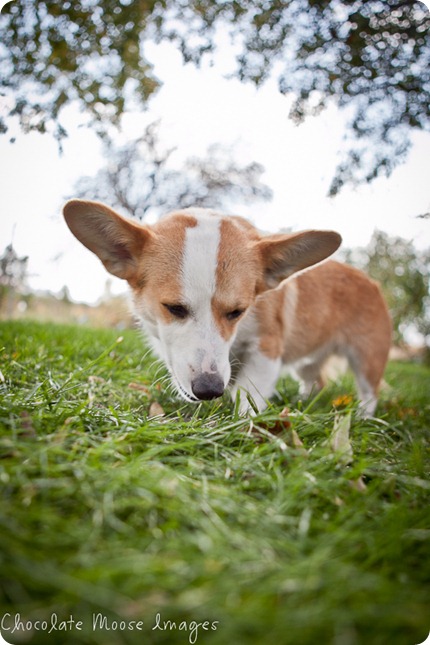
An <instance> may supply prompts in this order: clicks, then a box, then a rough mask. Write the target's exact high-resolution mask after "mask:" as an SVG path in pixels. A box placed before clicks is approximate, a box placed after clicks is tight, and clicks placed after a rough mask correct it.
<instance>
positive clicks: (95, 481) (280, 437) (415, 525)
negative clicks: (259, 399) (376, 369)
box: [0, 322, 430, 645]
mask: <svg viewBox="0 0 430 645" xmlns="http://www.w3.org/2000/svg"><path fill="white" fill-rule="evenodd" d="M118 335H119V334H118V333H116V332H114V331H108V330H99V331H95V330H88V329H81V328H76V327H66V326H54V325H41V324H36V323H31V322H6V323H1V325H0V370H1V374H0V386H1V390H0V451H1V452H0V457H1V459H0V485H1V498H0V571H1V580H0V591H1V607H0V620H1V618H2V617H3V616H4V615H5V614H10V616H6V619H5V623H4V624H5V625H6V627H11V626H12V624H13V621H14V619H15V616H16V615H17V614H19V615H20V618H21V620H22V621H32V622H34V621H37V620H39V621H43V620H46V621H48V624H47V625H45V629H44V630H43V631H37V629H33V630H32V631H29V630H26V631H25V632H22V631H20V630H18V631H16V632H15V633H13V634H12V633H11V631H10V630H9V631H3V635H4V637H5V638H6V640H8V641H10V642H14V643H18V642H25V643H32V644H33V643H34V644H43V645H46V644H51V643H52V645H62V644H63V643H64V644H84V643H85V644H87V643H88V644H90V643H91V644H99V645H110V644H112V645H117V644H118V645H119V644H123V643H124V644H136V645H137V644H139V645H140V644H148V643H166V644H167V643H168V644H170V643H173V644H176V643H178V644H179V643H188V642H197V643H210V644H219V645H225V644H227V643H228V644H231V645H236V644H237V645H243V644H248V643H249V644H254V643H256V644H259V643H261V644H265V643H278V644H279V645H290V644H291V645H308V644H309V645H314V644H315V643H321V644H322V645H329V644H330V645H331V644H333V645H357V644H359V645H361V644H363V645H379V644H380V645H386V644H390V645H414V644H416V643H421V642H422V641H424V640H425V638H426V636H427V634H428V632H429V630H430V609H429V606H430V605H429V602H430V550H429V538H430V511H429V508H430V507H429V501H430V480H429V477H428V474H429V459H428V457H429V454H428V452H429V437H430V430H429V428H430V397H429V393H430V370H429V369H428V368H425V367H423V366H420V365H416V364H400V363H398V364H390V365H389V366H388V369H387V374H386V380H387V381H388V383H389V384H390V386H391V388H390V389H389V390H386V391H384V393H383V395H382V397H381V402H380V404H379V407H378V411H377V415H378V418H377V419H372V420H362V419H360V418H359V417H358V416H357V415H356V412H355V407H354V405H353V404H350V405H349V407H347V408H344V409H340V410H338V411H337V412H336V410H335V409H334V407H333V404H332V402H333V400H334V399H336V397H338V396H339V395H341V394H342V393H345V392H347V393H351V392H352V391H353V390H352V382H351V380H350V379H349V378H346V379H344V380H343V381H342V382H341V383H339V384H333V385H330V386H329V387H327V388H326V389H325V390H324V391H323V392H322V394H321V395H320V396H319V397H317V398H316V399H315V400H314V401H311V402H308V403H302V402H301V401H299V400H298V395H297V388H296V385H295V384H294V383H293V382H292V381H289V380H285V381H282V382H281V383H280V384H279V394H280V398H279V399H278V400H275V401H274V403H273V405H272V407H271V408H270V409H269V410H267V411H266V412H265V413H263V414H261V415H258V416H257V417H256V418H255V420H254V424H253V425H254V427H253V428H252V432H251V431H250V430H251V424H250V421H249V419H248V420H247V419H241V418H239V417H237V416H235V414H234V411H233V406H232V405H231V404H230V403H229V401H228V397H226V398H225V400H223V401H221V402H220V401H216V402H214V403H207V404H202V405H201V406H198V407H193V406H189V405H185V404H183V403H181V402H179V401H177V400H176V399H175V398H174V397H173V395H172V394H171V393H170V392H169V389H168V388H166V387H165V380H164V379H163V378H162V375H163V373H162V372H160V370H159V368H157V367H154V366H151V359H150V358H149V357H148V356H146V357H145V349H144V347H143V345H142V342H141V339H140V338H139V335H138V334H137V333H135V332H126V333H124V334H123V340H122V342H117V337H118ZM160 377H161V380H160ZM130 383H142V384H145V385H146V386H147V388H148V391H147V392H145V391H143V390H138V389H134V388H130V387H129V384H130ZM153 401H157V402H158V403H159V404H160V405H161V406H162V407H163V409H164V411H165V413H166V416H164V417H159V418H152V419H151V418H149V409H150V405H151V403H152V402H153ZM285 405H288V406H289V407H290V409H291V414H290V421H291V428H289V427H287V426H285V427H284V428H283V430H282V432H281V433H280V434H279V432H278V434H276V435H275V434H271V433H270V431H269V430H270V428H274V429H277V430H279V425H280V423H279V417H278V415H279V412H280V410H282V408H283V407H284V406H285ZM336 415H337V421H336V424H337V426H338V424H339V422H340V423H346V424H347V423H348V421H349V419H351V429H350V438H351V446H352V449H353V458H352V462H351V463H349V464H347V463H346V460H345V458H344V457H343V456H342V455H340V454H338V453H336V452H333V450H332V448H331V439H330V437H331V435H332V432H333V427H334V424H335V417H336ZM276 423H277V426H276ZM281 429H282V428H281ZM291 430H294V431H295V432H296V433H297V435H298V436H299V437H300V439H301V441H302V442H303V444H304V446H303V447H301V446H300V445H298V446H297V445H295V444H296V443H297V442H295V441H293V440H292V432H291ZM363 484H364V486H365V487H364V486H363ZM97 614H101V615H102V616H103V617H104V618H105V620H106V621H107V623H105V624H104V625H103V626H102V628H100V625H97V628H96V629H93V625H92V618H93V615H97ZM157 614H160V619H161V626H163V623H164V621H172V622H171V623H170V627H171V628H172V629H165V630H161V629H153V628H154V626H155V625H156V620H157V618H156V616H157ZM55 616H57V617H58V622H57V624H56V625H55V620H56V619H55ZM71 617H72V620H73V621H75V624H74V625H70V623H69V624H68V625H65V624H64V623H62V622H61V621H66V620H70V618H71ZM114 620H117V621H119V620H123V621H126V622H127V625H122V626H120V625H115V624H113V625H112V624H111V621H114ZM52 621H53V622H54V627H52V629H51V626H52ZM78 621H80V622H81V623H82V624H81V625H79V626H80V627H81V629H79V628H78V626H76V623H77V622H78ZM129 621H141V624H140V625H139V627H140V628H141V629H140V630H138V629H137V628H136V625H135V624H133V623H130V626H132V627H133V626H134V627H135V629H128V628H127V629H126V628H125V627H128V626H129ZM205 621H208V622H207V623H206V624H202V625H200V626H199V627H198V624H199V623H205ZM173 622H175V623H176V628H174V625H173ZM109 625H111V626H112V627H113V629H111V630H108V629H107V626H109ZM66 626H71V628H70V629H67V630H62V631H59V627H66ZM42 627H43V625H42ZM121 627H122V628H121ZM166 627H169V625H166ZM50 630H51V631H50ZM49 631H50V633H48V632H49Z"/></svg>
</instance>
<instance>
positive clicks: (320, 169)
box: [0, 45, 430, 302]
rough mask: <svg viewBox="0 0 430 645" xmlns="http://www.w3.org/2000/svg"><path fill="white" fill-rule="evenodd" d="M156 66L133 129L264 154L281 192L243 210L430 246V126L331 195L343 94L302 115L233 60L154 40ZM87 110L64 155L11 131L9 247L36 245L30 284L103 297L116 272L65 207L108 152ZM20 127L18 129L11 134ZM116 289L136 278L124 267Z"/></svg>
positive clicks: (0, 205) (130, 119) (4, 141)
mask: <svg viewBox="0 0 430 645" xmlns="http://www.w3.org/2000/svg"><path fill="white" fill-rule="evenodd" d="M146 53H147V56H148V58H149V59H150V60H151V61H152V62H153V63H154V65H155V69H154V71H155V74H156V76H158V78H160V79H161V80H162V81H163V83H164V85H163V87H162V89H161V90H160V91H159V92H158V94H157V95H156V96H155V97H154V98H153V99H152V100H151V102H150V109H149V110H147V111H146V112H145V113H143V114H129V115H126V117H125V118H124V135H123V136H124V137H129V138H134V137H136V136H138V135H140V134H141V133H142V132H143V130H144V128H145V126H146V125H147V124H148V123H151V122H152V121H154V120H155V119H162V123H161V128H160V134H161V137H162V140H163V142H164V144H165V145H166V146H168V147H177V149H178V152H177V158H178V160H180V159H181V158H182V159H184V158H186V157H188V156H191V155H202V156H204V155H205V152H206V149H207V147H208V145H210V144H211V143H222V144H224V145H226V146H231V145H233V146H234V147H235V155H234V156H235V159H236V160H237V161H238V162H239V163H242V164H247V163H250V162H252V161H257V162H259V163H261V164H262V165H263V166H264V167H265V169H266V173H265V175H264V177H263V180H264V181H265V183H267V184H268V185H269V186H270V187H271V188H272V190H273V192H274V197H273V200H272V201H271V202H268V203H263V202H258V203H256V204H254V205H251V206H247V205H246V204H244V205H239V206H238V207H237V208H236V212H237V213H238V214H241V215H243V216H245V217H248V218H249V219H251V220H252V221H253V222H254V223H255V224H256V225H257V226H259V227H261V228H264V229H266V230H270V231H276V230H278V229H280V228H282V227H292V228H293V229H294V230H298V229H302V228H330V229H335V230H337V231H339V232H340V233H341V234H342V236H343V239H344V246H348V247H352V246H362V245H366V244H367V243H368V241H369V239H370V237H371V235H372V233H373V231H374V229H375V228H378V229H382V230H384V231H387V232H388V233H389V234H390V235H398V236H402V237H406V238H407V239H412V240H413V241H414V242H415V243H416V245H417V246H418V247H419V248H425V247H427V246H430V222H429V221H428V220H423V219H417V218H416V215H419V214H421V213H425V212H428V211H429V210H430V163H429V162H430V134H429V133H417V134H415V135H414V138H413V142H414V143H413V147H412V149H411V151H410V153H409V156H408V160H407V163H406V164H403V165H401V166H400V167H399V168H398V169H397V170H395V172H394V173H393V175H392V176H391V177H390V178H389V179H386V178H380V179H377V180H375V181H374V182H373V183H372V184H370V185H365V186H361V187H359V188H358V189H351V188H349V187H346V188H345V189H343V191H342V192H341V193H340V195H339V196H337V197H335V198H332V199H330V198H327V197H326V195H327V192H328V188H329V185H330V182H331V179H332V177H333V174H334V170H335V167H336V164H337V162H338V156H337V153H338V151H339V149H340V147H341V145H342V138H343V135H344V125H343V124H344V116H343V115H342V114H340V113H339V112H338V111H337V109H336V108H335V107H334V106H332V107H331V108H329V109H328V110H326V111H325V112H323V113H322V114H321V115H320V116H319V117H315V118H311V119H308V120H307V121H306V122H305V123H304V124H303V125H301V126H299V127H296V126H294V125H293V124H292V123H291V122H290V121H289V120H288V118H287V115H288V111H289V105H290V101H289V99H288V98H286V97H283V96H281V95H280V94H279V92H278V90H277V85H276V82H275V81H273V82H272V81H270V82H268V83H266V84H265V85H264V87H262V88H261V89H259V90H256V89H255V88H254V87H253V86H252V85H250V84H243V83H240V82H239V81H237V80H233V79H229V80H227V79H226V78H225V77H224V72H226V71H227V69H228V64H227V63H226V62H225V60H224V61H223V59H222V58H220V60H219V62H218V63H217V64H216V65H214V66H213V67H209V66H203V67H202V68H201V69H196V68H195V67H194V66H192V65H188V66H183V65H182V61H181V56H180V55H179V54H178V53H177V52H176V51H175V50H174V48H173V46H171V45H161V46H155V45H151V46H148V47H147V52H146ZM82 121H83V117H82V115H79V114H78V113H77V111H75V110H72V109H69V110H68V118H67V127H68V128H69V138H68V139H66V140H65V142H64V153H63V155H62V156H61V157H60V156H59V154H58V147H57V143H56V142H55V141H54V140H53V139H52V138H50V136H49V135H39V134H36V133H32V134H29V135H22V134H20V132H19V131H18V129H17V130H16V132H12V131H10V132H9V133H8V135H6V136H1V137H0V169H1V173H0V253H1V252H2V251H3V249H4V247H5V246H6V245H7V244H8V243H10V242H11V241H13V244H14V247H15V249H16V251H17V253H18V254H19V255H29V257H30V260H29V271H30V274H31V276H30V279H29V284H30V286H31V287H32V288H35V289H46V290H51V291H53V292H57V291H59V290H60V289H61V288H62V287H63V286H64V285H66V284H67V286H68V287H69V289H70V292H71V295H72V297H73V298H74V299H76V300H80V301H87V302H94V301H95V300H96V299H97V298H98V297H99V296H100V295H101V294H102V293H103V290H104V285H105V283H106V279H107V278H108V277H109V276H108V274H107V273H106V272H105V270H104V269H103V267H102V266H101V264H100V262H99V261H98V259H97V258H96V257H95V256H93V255H92V254H91V253H90V252H89V251H88V250H87V249H85V248H84V247H83V246H81V245H80V244H79V242H78V241H77V240H75V238H74V237H73V236H72V235H71V233H70V232H69V230H68V228H67V227H66V225H65V223H64V222H63V220H62V217H61V206H62V204H63V202H64V201H65V199H67V198H69V197H72V196H73V185H74V183H75V181H76V180H77V179H78V178H79V177H80V176H82V175H85V174H87V175H93V174H94V173H95V172H96V171H97V169H98V168H99V167H100V165H101V163H102V161H103V160H102V158H101V146H100V142H99V141H98V139H97V137H96V135H95V134H93V133H92V132H90V131H88V129H86V128H83V127H78V125H79V123H80V122H82ZM12 135H16V136H17V141H16V142H15V143H13V144H11V143H9V138H10V136H12ZM112 282H113V287H114V291H115V292H118V291H121V290H124V288H125V283H122V282H121V281H120V280H118V279H116V278H113V277H112Z"/></svg>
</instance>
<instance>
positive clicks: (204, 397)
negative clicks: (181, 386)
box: [191, 372, 224, 401]
mask: <svg viewBox="0 0 430 645" xmlns="http://www.w3.org/2000/svg"><path fill="white" fill-rule="evenodd" d="M191 389H192V391H193V394H194V396H196V397H197V398H198V399H199V400H200V401H209V400H210V399H217V398H218V397H219V396H222V394H223V392H224V381H223V380H222V378H221V376H220V375H219V374H217V373H214V374H211V373H209V372H203V373H202V374H199V376H196V378H195V379H193V380H192V381H191Z"/></svg>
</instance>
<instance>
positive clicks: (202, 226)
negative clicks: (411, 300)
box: [64, 200, 391, 415]
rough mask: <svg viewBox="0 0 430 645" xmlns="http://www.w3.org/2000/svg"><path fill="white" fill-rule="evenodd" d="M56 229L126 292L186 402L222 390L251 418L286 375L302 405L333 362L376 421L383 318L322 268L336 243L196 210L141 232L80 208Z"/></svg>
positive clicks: (343, 279) (357, 276) (354, 288)
mask: <svg viewBox="0 0 430 645" xmlns="http://www.w3.org/2000/svg"><path fill="white" fill-rule="evenodd" d="M64 217H65V219H66V222H67V224H68V226H69V228H70V230H71V231H72V233H73V234H74V235H75V236H76V237H77V238H78V240H80V241H81V242H82V244H84V245H85V246H86V247H87V248H88V249H90V250H91V251H93V252H94V253H95V254H96V255H98V257H99V258H100V260H101V261H102V262H103V264H104V266H105V267H106V269H107V270H108V271H109V272H110V273H112V274H113V275H116V276H118V277H119V278H123V279H124V280H127V282H128V283H129V285H130V287H131V291H132V296H133V301H134V307H135V312H136V314H137V316H138V317H139V319H140V322H141V325H142V328H143V330H144V332H145V333H146V335H147V338H148V340H149V342H150V344H151V346H152V348H153V350H154V351H155V353H156V354H157V355H158V357H159V358H161V359H162V360H163V361H164V363H165V364H166V366H167V368H168V370H169V372H170V375H171V378H172V382H173V384H174V386H175V388H176V390H177V392H178V393H179V394H180V395H181V396H182V397H183V398H184V399H186V400H187V401H192V402H198V401H201V400H205V399H213V398H216V397H219V396H221V395H222V394H223V392H224V390H225V389H226V388H227V387H229V389H230V392H231V394H232V397H233V399H235V398H236V395H237V393H239V394H238V395H239V397H240V411H241V413H243V414H245V413H247V412H249V411H252V407H253V406H251V404H250V402H249V397H248V395H250V396H251V398H252V400H253V402H254V407H256V408H257V409H258V410H262V409H264V408H265V407H266V405H267V399H268V398H269V397H270V396H272V395H273V394H274V392H275V386H276V382H277V380H278V378H279V375H280V372H281V368H282V366H287V367H289V368H291V369H293V370H294V371H295V373H296V376H297V377H298V378H299V380H300V381H301V383H302V393H303V394H305V395H307V394H309V393H310V392H311V390H312V388H313V387H314V386H315V385H319V386H321V385H322V381H321V378H322V377H321V368H322V366H323V365H324V363H325V362H326V360H327V358H328V357H329V356H330V355H331V354H338V355H342V356H345V357H346V358H347V359H348V362H349V365H350V367H351V368H352V370H353V372H354V374H355V376H356V380H357V386H358V392H359V397H360V401H361V406H362V409H363V412H364V414H366V415H372V414H373V413H374V410H375V407H376V403H377V391H378V386H379V383H380V381H381V379H382V375H383V372H384V368H385V364H386V361H387V357H388V351H389V348H390V342H391V324H390V318H389V315H388V312H387V307H386V305H385V302H384V300H383V298H382V295H381V292H380V290H379V288H378V286H377V285H376V283H374V282H372V281H371V280H370V279H369V278H368V277H367V276H366V275H364V274H363V273H362V272H361V271H358V270H356V269H354V268H352V267H350V266H347V265H344V264H340V263H338V262H334V261H327V262H323V263H321V262H322V260H325V259H326V258H327V257H328V256H329V255H331V254H332V253H333V252H334V251H336V249H337V248H338V246H339V244H340V242H341V237H340V235H338V233H335V232H333V231H304V232H300V233H295V234H282V235H261V234H260V233H259V232H258V231H257V230H256V229H255V228H254V227H253V226H252V225H251V224H250V223H249V222H247V221H246V220H245V219H242V218H241V217H232V216H223V215H220V214H218V213H215V212H213V211H210V210H203V209H197V208H196V209H187V210H182V211H177V212H174V213H171V214H169V215H167V216H165V217H164V218H162V219H161V220H159V221H158V222H157V223H156V224H154V225H152V226H146V225H142V224H139V223H137V222H134V221H131V220H129V219H125V218H124V217H122V216H120V215H118V214H117V213H115V212H114V211H113V210H111V209H110V208H108V207H107V206H105V205H103V204H100V203H98V202H91V201H82V200H72V201H69V202H68V203H67V204H66V205H65V207H64ZM319 263H321V264H319ZM315 264H317V265H318V266H316V267H315V268H312V269H311V270H308V271H303V269H306V268H307V267H311V266H312V265H315ZM295 273H297V275H295V276H294V277H293V278H290V276H292V275H293V274H295ZM287 278H290V279H287ZM232 373H233V376H232Z"/></svg>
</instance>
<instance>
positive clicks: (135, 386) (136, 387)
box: [128, 383, 150, 396]
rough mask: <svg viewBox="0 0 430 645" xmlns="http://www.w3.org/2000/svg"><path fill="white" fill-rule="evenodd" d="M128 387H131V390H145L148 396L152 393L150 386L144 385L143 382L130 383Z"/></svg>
mask: <svg viewBox="0 0 430 645" xmlns="http://www.w3.org/2000/svg"><path fill="white" fill-rule="evenodd" d="M128 387H129V388H130V390H139V392H143V393H144V394H146V395H147V396H149V395H150V390H149V387H147V386H146V385H143V383H129V384H128Z"/></svg>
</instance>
